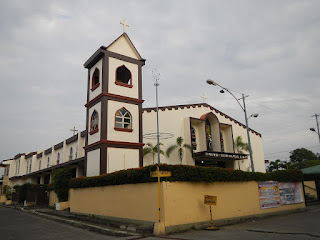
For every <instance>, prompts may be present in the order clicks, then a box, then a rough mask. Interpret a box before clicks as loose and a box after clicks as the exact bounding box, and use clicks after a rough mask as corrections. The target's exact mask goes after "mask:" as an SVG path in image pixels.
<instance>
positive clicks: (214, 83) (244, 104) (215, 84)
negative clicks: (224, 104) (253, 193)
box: [206, 79, 259, 172]
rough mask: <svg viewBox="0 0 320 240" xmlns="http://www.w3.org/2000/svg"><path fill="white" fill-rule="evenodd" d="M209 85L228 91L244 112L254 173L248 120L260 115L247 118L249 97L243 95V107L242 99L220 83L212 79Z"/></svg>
mask: <svg viewBox="0 0 320 240" xmlns="http://www.w3.org/2000/svg"><path fill="white" fill-rule="evenodd" d="M206 82H207V83H208V84H209V85H213V86H219V87H220V88H222V90H221V91H220V92H221V93H224V91H227V92H228V93H229V94H230V95H231V96H232V97H233V98H234V99H235V100H236V101H237V103H238V104H239V106H240V107H241V109H242V110H243V112H244V117H245V120H246V128H247V136H248V145H249V154H250V161H251V171H252V172H254V165H253V158H252V149H251V141H250V135H249V124H248V119H249V118H251V117H255V118H256V117H258V116H259V114H257V113H254V114H251V116H250V117H247V109H246V102H245V98H246V97H248V96H245V95H244V94H243V93H242V98H240V99H242V101H243V106H242V105H241V103H240V102H239V100H240V99H237V98H236V96H234V94H233V93H232V92H230V91H229V89H227V88H225V87H222V86H221V85H219V84H218V83H216V82H215V81H213V80H212V79H208V80H207V81H206Z"/></svg>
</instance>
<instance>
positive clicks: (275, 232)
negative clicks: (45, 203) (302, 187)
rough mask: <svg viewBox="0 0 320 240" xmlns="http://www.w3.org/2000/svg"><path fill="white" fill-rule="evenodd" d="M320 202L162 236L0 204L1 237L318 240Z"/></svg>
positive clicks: (6, 239) (23, 239) (7, 239)
mask: <svg viewBox="0 0 320 240" xmlns="http://www.w3.org/2000/svg"><path fill="white" fill-rule="evenodd" d="M319 221H320V205H319V206H311V207H308V208H307V211H304V212H300V213H293V214H288V215H281V216H276V217H269V218H264V219H259V220H257V221H255V222H247V223H242V224H237V225H232V226H227V227H224V228H221V229H220V230H218V231H205V230H201V231H195V230H190V231H188V232H184V233H178V234H172V235H167V236H164V237H143V236H141V237H126V238H123V237H121V238H119V237H111V236H104V235H101V234H98V233H93V232H89V231H87V230H83V229H79V228H76V227H72V226H69V225H65V224H62V223H58V222H54V221H51V220H47V219H44V218H41V217H38V216H34V215H32V214H28V213H24V212H21V211H17V210H14V209H9V208H5V207H0V239H1V240H20V239H21V240H28V239H30V240H31V239H32V240H38V239H39V240H40V239H41V240H47V239H68V240H69V239H71V240H73V239H77V240H82V239H90V240H96V239H113V240H114V239H118V240H124V239H126V240H128V239H130V240H133V239H143V240H163V239H173V240H179V239H180V240H181V239H190V240H198V239H215V240H216V239H217V240H225V239H232V240H236V239H245V240H251V239H252V240H253V239H254V240H256V239H259V240H265V239H274V240H278V239H281V240H282V239H283V240H284V239H288V240H296V239H297V240H298V239H299V240H305V239H311V240H312V239H320V225H319Z"/></svg>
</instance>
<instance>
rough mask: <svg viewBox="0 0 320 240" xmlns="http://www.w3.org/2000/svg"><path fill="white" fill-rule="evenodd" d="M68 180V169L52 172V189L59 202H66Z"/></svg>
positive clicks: (69, 177)
mask: <svg viewBox="0 0 320 240" xmlns="http://www.w3.org/2000/svg"><path fill="white" fill-rule="evenodd" d="M70 179H71V171H70V169H67V168H59V169H56V170H54V171H53V172H52V180H53V181H52V188H53V190H54V191H55V192H56V194H57V196H58V199H59V202H64V201H68V192H69V180H70Z"/></svg>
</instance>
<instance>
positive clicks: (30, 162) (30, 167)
mask: <svg viewBox="0 0 320 240" xmlns="http://www.w3.org/2000/svg"><path fill="white" fill-rule="evenodd" d="M31 169H32V158H31V159H30V161H29V173H31Z"/></svg>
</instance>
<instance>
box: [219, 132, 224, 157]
mask: <svg viewBox="0 0 320 240" xmlns="http://www.w3.org/2000/svg"><path fill="white" fill-rule="evenodd" d="M220 144H221V152H224V139H223V135H222V132H221V131H220Z"/></svg>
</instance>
